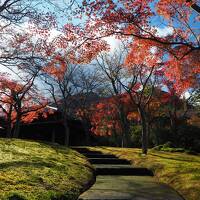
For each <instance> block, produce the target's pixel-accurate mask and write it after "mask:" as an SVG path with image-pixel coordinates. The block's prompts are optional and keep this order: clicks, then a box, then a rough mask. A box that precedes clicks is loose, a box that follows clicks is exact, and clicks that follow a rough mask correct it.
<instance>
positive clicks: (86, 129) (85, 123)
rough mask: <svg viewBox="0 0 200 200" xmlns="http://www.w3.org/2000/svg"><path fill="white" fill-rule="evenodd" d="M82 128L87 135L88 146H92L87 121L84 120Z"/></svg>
mask: <svg viewBox="0 0 200 200" xmlns="http://www.w3.org/2000/svg"><path fill="white" fill-rule="evenodd" d="M82 126H83V129H84V133H85V143H86V145H89V144H90V130H89V125H88V122H87V120H84V119H83V120H82Z"/></svg>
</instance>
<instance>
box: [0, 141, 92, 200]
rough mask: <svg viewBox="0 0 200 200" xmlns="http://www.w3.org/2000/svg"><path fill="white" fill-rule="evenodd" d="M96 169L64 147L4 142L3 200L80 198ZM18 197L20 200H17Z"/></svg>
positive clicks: (0, 148)
mask: <svg viewBox="0 0 200 200" xmlns="http://www.w3.org/2000/svg"><path fill="white" fill-rule="evenodd" d="M92 178H93V169H92V168H91V165H90V164H89V163H88V162H87V161H86V159H85V158H84V157H83V156H82V155H80V154H78V153H77V152H76V151H73V150H70V149H68V148H65V147H63V146H58V145H48V144H44V143H39V142H30V141H24V140H7V139H0V199H1V200H4V199H15V200H17V199H27V200H36V199H37V200H47V199H48V200H49V199H54V200H56V199H62V200H64V199H66V200H70V199H77V197H78V195H79V194H80V192H81V191H82V190H83V188H84V187H85V186H86V185H87V184H88V182H89V181H91V180H92ZM15 197H16V198H15Z"/></svg>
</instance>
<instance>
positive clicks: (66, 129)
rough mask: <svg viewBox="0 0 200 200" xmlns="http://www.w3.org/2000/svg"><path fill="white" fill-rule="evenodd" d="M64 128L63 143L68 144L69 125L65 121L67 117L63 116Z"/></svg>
mask: <svg viewBox="0 0 200 200" xmlns="http://www.w3.org/2000/svg"><path fill="white" fill-rule="evenodd" d="M64 128H65V139H64V145H65V146H67V147H68V146H69V135H70V130H69V125H68V122H67V118H66V117H64Z"/></svg>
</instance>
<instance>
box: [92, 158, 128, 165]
mask: <svg viewBox="0 0 200 200" xmlns="http://www.w3.org/2000/svg"><path fill="white" fill-rule="evenodd" d="M88 160H89V162H90V163H91V164H130V162H129V161H128V160H124V159H119V158H89V159H88Z"/></svg>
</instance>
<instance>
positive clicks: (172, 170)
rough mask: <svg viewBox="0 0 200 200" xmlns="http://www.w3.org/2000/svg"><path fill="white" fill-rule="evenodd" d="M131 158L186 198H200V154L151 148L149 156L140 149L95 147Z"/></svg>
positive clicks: (191, 199) (137, 164)
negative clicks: (161, 150)
mask: <svg viewBox="0 0 200 200" xmlns="http://www.w3.org/2000/svg"><path fill="white" fill-rule="evenodd" d="M95 149H96V150H100V151H102V152H104V153H112V154H114V155H117V156H118V157H121V158H125V159H128V160H130V161H131V162H132V163H133V165H134V166H140V167H146V168H149V169H151V170H152V171H153V172H154V174H155V179H157V181H159V182H162V183H166V184H168V185H170V186H172V187H173V188H174V189H176V190H177V191H178V192H179V193H180V194H181V195H182V196H183V197H184V198H185V199H186V200H198V199H200V156H199V155H196V156H195V155H189V154H185V153H170V152H160V151H155V150H150V151H149V154H148V155H147V156H144V155H142V154H141V150H140V149H131V148H124V149H122V148H112V147H99V148H95Z"/></svg>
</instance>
